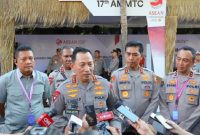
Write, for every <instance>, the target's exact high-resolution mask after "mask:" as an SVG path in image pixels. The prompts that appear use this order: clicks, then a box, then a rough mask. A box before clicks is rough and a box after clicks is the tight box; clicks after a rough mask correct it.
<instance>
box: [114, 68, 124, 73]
mask: <svg viewBox="0 0 200 135" xmlns="http://www.w3.org/2000/svg"><path fill="white" fill-rule="evenodd" d="M124 69H125V67H122V68H118V69H117V70H115V71H114V72H116V71H123V70H124Z"/></svg>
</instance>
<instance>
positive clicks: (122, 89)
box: [119, 83, 131, 99]
mask: <svg viewBox="0 0 200 135" xmlns="http://www.w3.org/2000/svg"><path fill="white" fill-rule="evenodd" d="M119 96H120V98H121V99H129V98H130V97H131V84H130V83H126V84H119Z"/></svg>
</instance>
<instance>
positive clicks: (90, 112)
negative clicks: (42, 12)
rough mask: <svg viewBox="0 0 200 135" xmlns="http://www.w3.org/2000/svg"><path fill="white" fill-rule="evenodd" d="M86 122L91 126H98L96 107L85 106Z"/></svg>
mask: <svg viewBox="0 0 200 135" xmlns="http://www.w3.org/2000/svg"><path fill="white" fill-rule="evenodd" d="M85 112H86V120H87V122H88V125H89V126H95V125H96V124H97V118H96V113H95V109H94V105H88V106H85Z"/></svg>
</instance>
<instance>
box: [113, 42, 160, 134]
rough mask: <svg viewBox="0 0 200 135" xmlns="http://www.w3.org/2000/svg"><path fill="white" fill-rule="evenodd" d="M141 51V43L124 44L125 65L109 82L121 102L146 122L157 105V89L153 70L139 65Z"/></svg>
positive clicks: (115, 72) (114, 73)
mask: <svg viewBox="0 0 200 135" xmlns="http://www.w3.org/2000/svg"><path fill="white" fill-rule="evenodd" d="M142 53H143V45H142V44H141V43H139V42H135V41H130V42H128V43H127V44H126V46H125V59H126V65H125V67H123V68H120V69H118V70H116V71H114V72H113V74H112V76H111V82H112V84H113V89H114V90H116V91H117V94H118V96H119V98H120V99H121V100H122V101H123V103H124V104H125V105H126V106H128V107H129V108H130V109H131V110H132V112H134V113H135V114H136V115H138V116H139V117H140V118H141V119H143V120H144V121H146V122H147V121H148V119H149V116H150V114H151V113H152V112H155V111H156V109H157V107H158V90H157V87H156V83H155V81H154V80H155V79H154V77H155V76H154V74H153V72H151V71H149V70H148V69H145V68H142V67H140V66H139V62H140V58H141V54H142ZM123 130H125V129H123ZM126 132H129V131H126Z"/></svg>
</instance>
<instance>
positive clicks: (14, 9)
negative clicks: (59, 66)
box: [0, 0, 200, 27]
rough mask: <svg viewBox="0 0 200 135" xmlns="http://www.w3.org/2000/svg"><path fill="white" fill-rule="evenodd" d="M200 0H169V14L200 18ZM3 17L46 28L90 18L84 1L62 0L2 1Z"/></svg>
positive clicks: (188, 19) (189, 19) (185, 17)
mask: <svg viewBox="0 0 200 135" xmlns="http://www.w3.org/2000/svg"><path fill="white" fill-rule="evenodd" d="M199 4H200V0H167V7H168V13H167V15H168V16H178V19H179V20H186V21H191V20H195V21H196V20H200V14H199V13H200V8H199ZM0 18H3V19H5V18H6V19H13V18H14V19H15V21H16V23H15V26H19V25H26V26H28V25H31V26H35V25H36V24H40V25H43V26H44V27H54V26H63V25H65V26H66V25H75V24H77V23H82V22H84V21H85V20H88V19H89V11H88V10H87V8H86V7H85V6H84V4H83V3H82V2H59V1H58V0H0Z"/></svg>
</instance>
